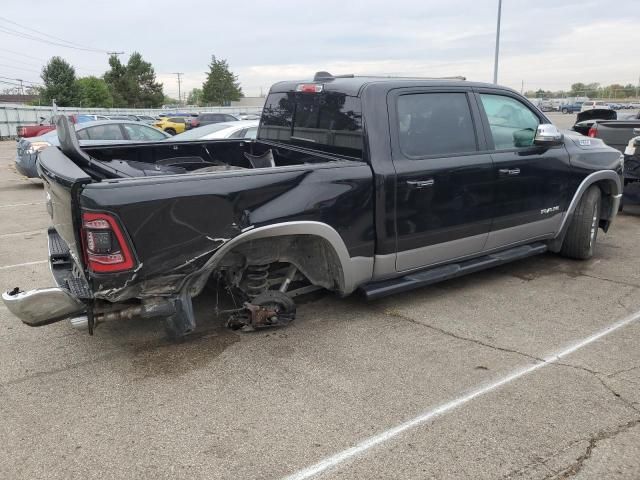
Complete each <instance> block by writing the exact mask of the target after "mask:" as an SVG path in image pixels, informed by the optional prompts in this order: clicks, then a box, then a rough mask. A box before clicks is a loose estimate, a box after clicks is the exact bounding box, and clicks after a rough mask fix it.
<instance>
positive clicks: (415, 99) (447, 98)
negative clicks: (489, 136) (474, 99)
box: [398, 93, 477, 158]
mask: <svg viewBox="0 0 640 480" xmlns="http://www.w3.org/2000/svg"><path fill="white" fill-rule="evenodd" d="M398 131H399V132H400V150H401V151H402V153H403V154H405V155H406V156H408V157H414V158H415V157H425V156H428V155H449V154H456V153H468V152H475V151H476V150H477V143H476V135H475V130H474V128H473V121H472V119H471V110H470V109H469V102H468V101H467V94H466V93H418V94H410V95H401V96H400V97H398Z"/></svg>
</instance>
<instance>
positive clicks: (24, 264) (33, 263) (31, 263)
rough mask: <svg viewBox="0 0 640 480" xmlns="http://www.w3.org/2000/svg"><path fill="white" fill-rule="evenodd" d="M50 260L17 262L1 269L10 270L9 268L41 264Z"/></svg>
mask: <svg viewBox="0 0 640 480" xmlns="http://www.w3.org/2000/svg"><path fill="white" fill-rule="evenodd" d="M47 262H48V260H38V261H37V262H26V263H16V264H15V265H5V266H4V267H0V270H8V269H9V268H18V267H28V266H29V265H40V264H41V263H47Z"/></svg>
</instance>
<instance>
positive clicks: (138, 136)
mask: <svg viewBox="0 0 640 480" xmlns="http://www.w3.org/2000/svg"><path fill="white" fill-rule="evenodd" d="M75 129H76V135H77V136H78V139H79V140H80V142H81V144H82V145H92V144H101V145H102V144H105V143H126V142H143V141H156V142H157V141H161V140H165V139H167V138H170V137H171V136H170V135H169V134H166V133H164V132H163V131H161V130H158V129H156V128H154V127H151V126H149V125H143V124H140V123H138V122H133V121H131V120H128V121H113V120H106V121H105V120H100V121H93V122H83V123H77V124H76V125H75ZM52 145H53V146H58V145H60V143H59V141H58V134H57V132H56V131H55V130H53V131H50V132H47V133H45V134H44V135H40V136H38V137H30V138H23V139H21V140H19V141H18V142H17V155H16V163H15V165H16V170H18V172H20V173H21V174H22V175H24V176H26V177H29V178H36V177H38V171H37V159H38V155H39V152H41V151H42V150H44V149H45V148H47V147H50V146H52Z"/></svg>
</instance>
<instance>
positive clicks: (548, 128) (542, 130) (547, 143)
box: [533, 123, 564, 147]
mask: <svg viewBox="0 0 640 480" xmlns="http://www.w3.org/2000/svg"><path fill="white" fill-rule="evenodd" d="M563 140H564V135H562V133H561V132H560V130H558V127H556V126H555V125H553V124H551V123H541V124H540V125H538V128H537V129H536V136H535V137H534V138H533V144H534V145H538V146H541V147H551V146H553V145H560V144H561V143H562V142H563Z"/></svg>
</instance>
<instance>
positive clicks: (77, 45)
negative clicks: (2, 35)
mask: <svg viewBox="0 0 640 480" xmlns="http://www.w3.org/2000/svg"><path fill="white" fill-rule="evenodd" d="M0 20H1V21H4V22H6V23H10V24H12V25H15V26H17V27H20V28H22V29H23V30H28V31H31V32H35V33H37V34H38V35H39V36H41V37H49V38H52V39H54V40H57V41H59V42H63V43H67V44H69V46H68V48H76V49H79V50H88V51H94V52H101V53H103V52H104V50H101V49H98V48H92V47H87V46H85V45H80V44H78V43H74V42H70V41H69V40H65V39H64V38H60V37H56V36H54V35H49V34H47V33H42V32H39V31H38V30H35V29H33V28H29V27H27V26H25V25H21V24H19V23H17V22H14V21H13V20H9V19H8V18H5V17H0ZM1 28H3V29H6V30H11V31H13V32H15V33H18V34H24V35H29V34H26V33H23V32H20V31H18V30H14V29H10V28H8V27H1ZM30 36H31V35H30ZM34 40H37V38H35V37H34ZM40 41H46V40H42V39H41V40H40ZM61 46H64V45H61Z"/></svg>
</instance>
